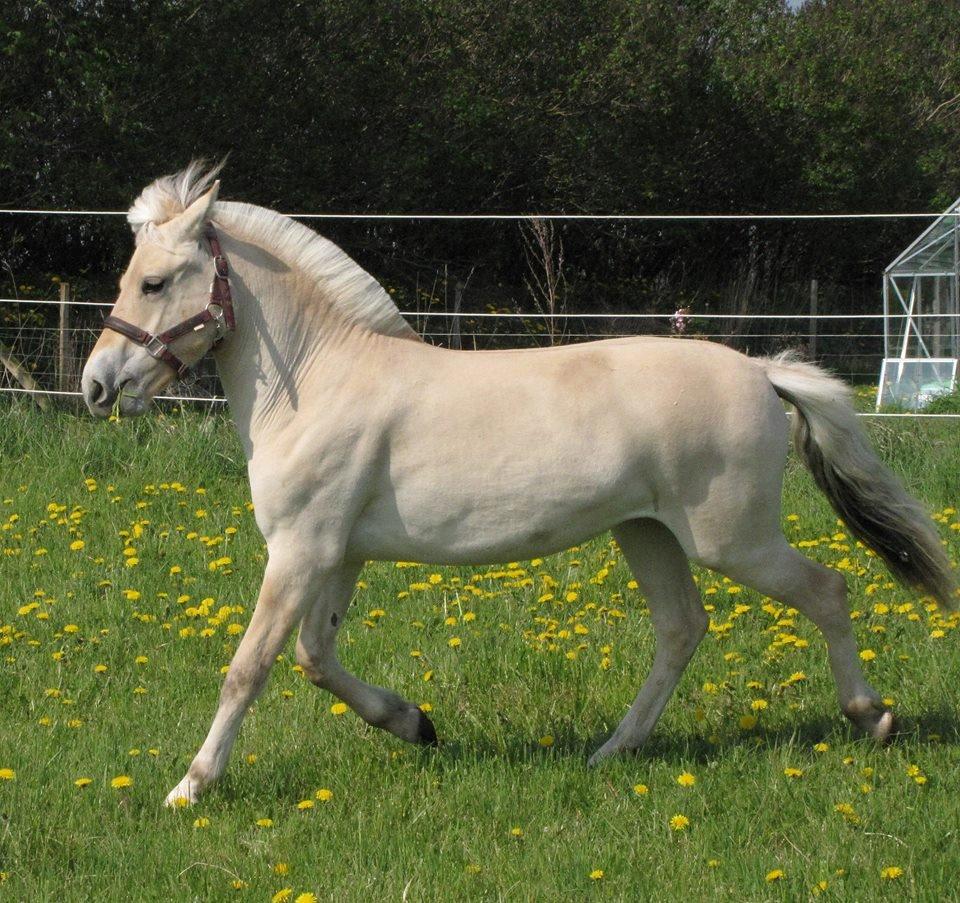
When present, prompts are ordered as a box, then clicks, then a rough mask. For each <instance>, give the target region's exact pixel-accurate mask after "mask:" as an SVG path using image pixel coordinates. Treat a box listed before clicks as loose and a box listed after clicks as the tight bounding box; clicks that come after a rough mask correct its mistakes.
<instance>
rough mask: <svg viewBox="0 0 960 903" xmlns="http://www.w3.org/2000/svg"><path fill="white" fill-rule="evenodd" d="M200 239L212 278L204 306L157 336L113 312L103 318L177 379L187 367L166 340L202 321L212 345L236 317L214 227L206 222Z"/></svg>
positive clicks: (224, 258) (225, 259)
mask: <svg viewBox="0 0 960 903" xmlns="http://www.w3.org/2000/svg"><path fill="white" fill-rule="evenodd" d="M203 235H204V238H206V240H207V242H208V243H209V245H210V253H211V254H212V255H213V281H212V282H211V283H210V300H209V301H208V302H207V306H206V307H205V308H204V309H203V310H202V311H200V313H198V314H194V315H193V316H192V317H188V318H187V319H186V320H183V321H182V322H180V323H177V325H176V326H171V327H170V328H169V329H168V330H166V331H165V332H161V333H160V334H159V335H151V334H150V333H149V332H147V331H146V330H145V329H140V327H139V326H134V325H133V324H132V323H128V322H127V321H126V320H121V319H120V318H119V317H114V316H113V315H111V316H109V317H104V318H103V325H104V326H105V327H106V328H107V329H112V330H113V331H114V332H119V333H120V335H122V336H126V337H127V338H128V339H130V341H131V342H136V344H138V345H142V346H143V347H144V348H146V349H147V353H148V354H150V355H151V356H152V357H155V358H156V359H157V360H158V361H163V363H165V364H166V365H167V366H168V367H171V368H172V369H173V371H174V372H175V373H176V374H177V378H178V379H182V378H183V375H184V374H185V373H186V372H187V371H188V370H189V369H190V368H189V367H188V366H187V365H186V364H185V363H184V362H183V361H181V360H180V358H178V357H177V356H176V355H175V354H174V353H173V352H172V351H171V350H170V343H171V342H172V341H174V340H175V339H179V338H180V336H184V335H186V334H187V333H188V332H195V331H196V330H198V329H202V328H203V326H204V325H205V324H206V323H209V322H211V321H213V322H214V323H215V324H216V327H217V337H216V339H215V340H214V343H213V345H211V346H210V347H211V348H216V347H217V345H219V344H220V342H222V341H223V339H224V337H225V336H226V334H227V333H228V332H233V330H234V328H235V327H236V320H235V319H234V315H233V298H232V297H231V295H230V270H229V267H228V266H227V258H226V257H225V256H224V254H223V251H222V250H221V248H220V241H219V240H218V239H217V233H216V230H215V229H214V228H213V226H211V225H210V224H209V223H208V224H207V227H206V229H204V233H203Z"/></svg>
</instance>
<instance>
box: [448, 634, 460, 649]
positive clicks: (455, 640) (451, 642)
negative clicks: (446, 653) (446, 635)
mask: <svg viewBox="0 0 960 903" xmlns="http://www.w3.org/2000/svg"><path fill="white" fill-rule="evenodd" d="M447 645H448V646H449V647H450V648H451V649H456V648H457V646H459V645H460V637H458V636H452V637H450V639H449V640H447Z"/></svg>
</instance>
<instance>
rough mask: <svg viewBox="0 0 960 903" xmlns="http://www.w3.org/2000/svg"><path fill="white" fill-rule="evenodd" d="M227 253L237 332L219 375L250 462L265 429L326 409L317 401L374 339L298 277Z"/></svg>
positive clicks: (247, 254) (245, 251) (249, 254)
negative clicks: (305, 411)
mask: <svg viewBox="0 0 960 903" xmlns="http://www.w3.org/2000/svg"><path fill="white" fill-rule="evenodd" d="M226 253H227V256H228V259H230V264H231V269H232V273H233V274H234V278H233V280H232V285H233V293H234V308H235V312H236V331H235V332H233V333H232V334H231V335H229V336H227V338H226V339H225V340H224V342H223V345H222V346H221V347H220V349H219V350H218V351H217V352H216V359H217V368H218V370H219V372H220V379H221V382H222V383H223V387H224V391H225V392H226V395H227V401H228V403H229V406H230V411H231V415H232V417H233V419H234V422H235V424H236V427H237V431H238V433H239V435H240V439H241V442H242V443H243V445H244V449H245V451H246V453H247V456H248V458H249V457H250V455H251V453H252V449H253V446H254V444H255V443H256V440H257V438H258V435H261V434H262V433H263V432H264V431H265V430H270V431H271V432H275V431H276V430H277V429H279V428H282V426H284V425H286V424H289V423H290V422H292V420H293V419H294V418H295V417H296V416H297V414H298V412H302V410H303V407H304V404H305V403H306V402H308V401H309V407H310V408H311V409H312V410H316V409H318V407H320V406H322V403H323V399H322V397H318V395H322V393H323V392H324V391H335V389H336V384H337V383H338V382H339V380H338V379H337V378H336V373H337V371H338V370H342V369H343V368H344V367H345V366H347V365H348V362H350V361H352V360H355V359H356V356H357V355H358V354H360V353H362V352H361V350H360V346H362V345H363V344H364V339H365V338H369V337H368V336H365V330H363V329H360V328H358V327H356V326H355V325H354V324H351V323H349V322H348V321H346V320H345V319H344V317H343V315H342V314H341V313H340V312H339V311H337V310H336V309H335V308H334V307H333V305H331V304H329V303H327V302H326V300H325V299H324V298H322V297H318V295H317V288H316V286H315V285H313V284H311V283H310V282H309V280H307V279H305V278H304V277H303V276H302V275H301V274H299V273H298V272H297V271H293V270H288V269H284V268H277V267H276V266H275V265H268V264H267V262H266V260H265V258H264V257H263V256H261V255H259V254H258V253H257V252H256V249H253V250H251V248H250V246H246V245H240V246H238V247H236V248H234V253H233V254H231V250H230V249H229V248H228V249H226ZM327 371H329V373H328V374H327ZM325 374H327V375H328V376H329V377H330V378H326V379H325V378H324V375H325Z"/></svg>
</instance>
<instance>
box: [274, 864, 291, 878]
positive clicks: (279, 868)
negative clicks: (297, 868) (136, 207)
mask: <svg viewBox="0 0 960 903" xmlns="http://www.w3.org/2000/svg"><path fill="white" fill-rule="evenodd" d="M273 870H274V872H276V874H278V875H286V874H287V872H289V871H290V866H289V865H288V864H287V863H286V862H278V863H277V864H276V865H275V866H274V867H273Z"/></svg>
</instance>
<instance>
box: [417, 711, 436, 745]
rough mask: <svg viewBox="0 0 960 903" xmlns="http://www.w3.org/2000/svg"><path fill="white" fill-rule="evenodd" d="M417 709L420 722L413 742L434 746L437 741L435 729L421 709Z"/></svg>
mask: <svg viewBox="0 0 960 903" xmlns="http://www.w3.org/2000/svg"><path fill="white" fill-rule="evenodd" d="M417 711H418V712H420V722H419V726H418V730H417V739H416V741H415V742H416V743H419V744H420V745H421V746H436V745H437V744H438V743H439V741H438V740H437V730H436V728H435V727H434V726H433V722H432V721H431V720H430V719H429V718H428V717H427V713H426V712H424V711H423V710H422V709H417Z"/></svg>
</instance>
